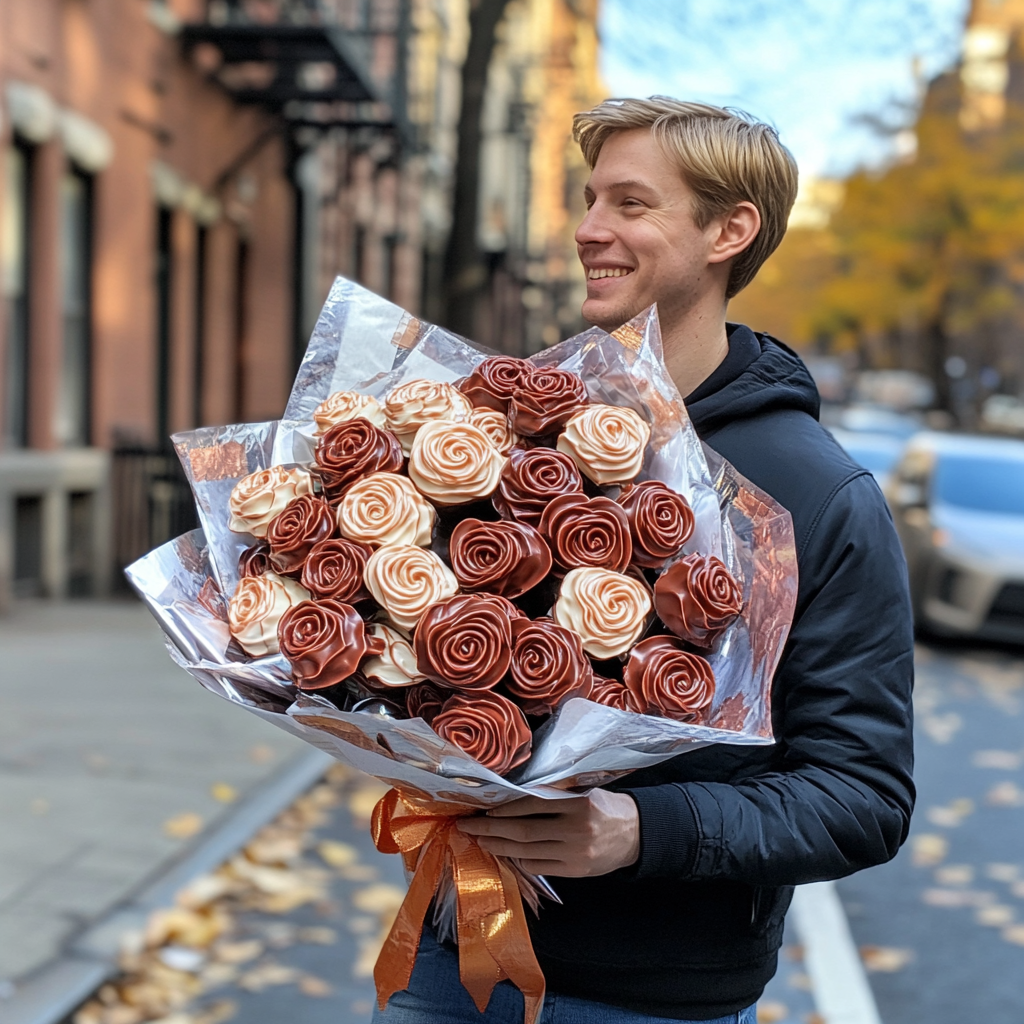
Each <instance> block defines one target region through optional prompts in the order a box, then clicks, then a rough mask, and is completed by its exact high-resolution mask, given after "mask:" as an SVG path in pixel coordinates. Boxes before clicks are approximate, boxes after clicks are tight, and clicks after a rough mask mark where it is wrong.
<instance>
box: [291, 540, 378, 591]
mask: <svg viewBox="0 0 1024 1024" xmlns="http://www.w3.org/2000/svg"><path fill="white" fill-rule="evenodd" d="M371 554H373V548H371V547H370V545H369V544H360V543H359V542H358V541H354V540H342V539H341V538H338V537H335V538H333V539H331V540H322V541H320V543H319V544H317V545H315V546H314V547H313V549H312V550H311V551H310V553H309V554H308V555H307V556H306V561H305V563H304V564H303V566H302V585H303V586H304V587H305V588H306V589H307V590H308V591H309V592H310V593H311V594H312V595H313V597H315V598H317V599H318V600H326V599H328V598H331V599H333V600H335V601H344V602H345V603H346V604H355V603H356V602H357V601H364V600H366V598H368V597H369V596H370V594H369V592H368V591H367V589H366V586H365V585H364V583H363V571H364V570H365V569H366V560H367V559H368V558H369V557H370V555H371Z"/></svg>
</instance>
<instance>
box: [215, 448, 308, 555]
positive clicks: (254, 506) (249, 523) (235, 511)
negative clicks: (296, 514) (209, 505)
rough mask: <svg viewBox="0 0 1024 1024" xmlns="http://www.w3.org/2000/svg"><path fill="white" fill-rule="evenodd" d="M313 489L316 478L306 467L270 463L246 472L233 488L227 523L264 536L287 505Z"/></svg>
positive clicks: (255, 534) (235, 528)
mask: <svg viewBox="0 0 1024 1024" xmlns="http://www.w3.org/2000/svg"><path fill="white" fill-rule="evenodd" d="M312 493H313V479H312V477H311V476H310V475H309V474H308V473H307V472H306V471H305V470H304V469H286V468H285V467H284V466H271V467H270V468H269V469H259V470H257V471H256V472H255V473H250V474H249V475H248V476H243V477H242V479H241V480H239V481H238V483H237V484H235V486H234V487H233V488H232V489H231V497H230V498H229V499H228V508H229V510H230V512H231V519H230V521H229V522H228V527H229V528H230V529H232V530H234V531H235V533H251V534H252V535H253V536H254V537H259V538H260V540H262V539H263V538H264V537H266V535H267V529H268V527H269V526H270V524H271V523H272V522H273V520H274V517H275V516H277V515H278V514H280V513H281V512H283V511H284V508H285V505H287V504H288V502H290V501H292V500H293V499H295V498H301V497H302V495H304V494H312Z"/></svg>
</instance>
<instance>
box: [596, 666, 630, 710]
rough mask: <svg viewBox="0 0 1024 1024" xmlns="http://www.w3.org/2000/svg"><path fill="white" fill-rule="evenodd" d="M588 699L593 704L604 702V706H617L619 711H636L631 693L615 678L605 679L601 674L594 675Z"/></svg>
mask: <svg viewBox="0 0 1024 1024" xmlns="http://www.w3.org/2000/svg"><path fill="white" fill-rule="evenodd" d="M587 699H588V700H592V701H594V703H595V704H604V705H605V706H606V707H610V708H617V709H618V710H619V711H633V712H638V710H639V709H638V708H637V706H636V704H634V703H633V695H632V694H631V693H630V692H629V690H627V689H626V687H625V686H623V685H622V683H620V682H619V681H618V680H617V679H605V678H604V677H603V676H598V675H595V676H594V680H593V684H592V685H591V689H590V694H589V696H588V697H587Z"/></svg>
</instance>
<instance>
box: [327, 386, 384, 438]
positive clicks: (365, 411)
mask: <svg viewBox="0 0 1024 1024" xmlns="http://www.w3.org/2000/svg"><path fill="white" fill-rule="evenodd" d="M313 420H314V422H315V423H316V432H317V434H323V433H324V432H325V431H327V430H329V429H330V428H331V427H333V426H335V424H338V423H347V422H348V421H349V420H366V421H367V422H369V423H372V424H373V425H374V426H375V427H383V426H385V425H386V421H385V419H384V410H383V409H382V408H381V407H380V402H378V401H377V399H376V398H374V397H373V396H372V395H361V394H359V392H358V391H335V392H334V394H333V395H331V396H330V397H329V398H327V399H325V400H324V401H323V402H321V403H320V404H319V405H318V406H317V407H316V408H315V409H314V410H313Z"/></svg>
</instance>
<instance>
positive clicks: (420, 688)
mask: <svg viewBox="0 0 1024 1024" xmlns="http://www.w3.org/2000/svg"><path fill="white" fill-rule="evenodd" d="M451 695H452V691H451V690H443V689H442V688H441V687H440V686H438V685H437V684H435V683H419V684H418V685H416V686H410V687H409V689H408V690H406V691H405V710H406V711H407V712H408V713H409V717H410V718H422V719H423V721H424V722H426V723H427V725H430V723H431V722H432V721H433V720H434V718H435V717H436V716H437V713H438V712H439V711H440V710H441V708H442V706H443V705H444V702H445V701H446V700H447V699H448V698H449V697H450V696H451Z"/></svg>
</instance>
